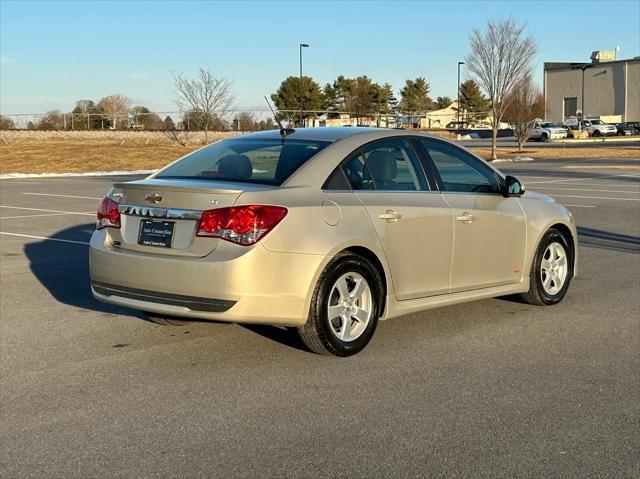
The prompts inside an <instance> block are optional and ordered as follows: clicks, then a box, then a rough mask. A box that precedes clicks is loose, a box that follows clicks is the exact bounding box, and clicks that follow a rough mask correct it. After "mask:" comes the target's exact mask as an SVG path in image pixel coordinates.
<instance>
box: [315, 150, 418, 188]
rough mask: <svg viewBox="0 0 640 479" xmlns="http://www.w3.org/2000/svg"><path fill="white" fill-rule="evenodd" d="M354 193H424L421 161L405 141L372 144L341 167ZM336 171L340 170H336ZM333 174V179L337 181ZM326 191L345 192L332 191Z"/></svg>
mask: <svg viewBox="0 0 640 479" xmlns="http://www.w3.org/2000/svg"><path fill="white" fill-rule="evenodd" d="M341 168H342V171H343V173H344V177H346V179H347V181H348V183H349V185H350V186H351V188H352V189H354V190H378V191H423V190H425V189H427V188H426V181H425V179H424V176H423V173H422V170H421V167H420V165H419V163H418V159H417V157H416V155H415V153H414V151H413V148H412V147H411V145H410V144H409V143H408V142H407V141H406V140H404V139H391V140H382V141H377V142H375V143H371V144H369V145H366V146H364V147H363V149H362V150H361V151H359V152H357V153H355V154H353V155H352V156H351V157H350V158H349V159H347V160H346V161H345V162H344V163H343V164H342V166H341ZM336 171H337V170H336ZM335 174H336V173H335V172H334V173H333V174H332V175H331V176H330V179H332V178H333V177H334V175H335ZM325 185H326V186H325V189H343V188H331V187H329V186H330V184H329V181H327V183H326V184H325Z"/></svg>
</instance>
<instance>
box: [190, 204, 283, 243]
mask: <svg viewBox="0 0 640 479" xmlns="http://www.w3.org/2000/svg"><path fill="white" fill-rule="evenodd" d="M286 215H287V209H286V208H283V207H282V206H271V205H245V206H234V207H231V208H217V209H215V210H207V211H203V212H202V218H201V219H200V224H199V225H198V232H197V233H196V236H202V237H209V238H220V239H223V240H227V241H231V242H232V243H236V244H240V245H244V246H248V245H252V244H255V243H257V242H258V241H259V240H260V239H261V238H263V237H264V236H265V235H266V234H267V233H268V232H269V231H271V230H272V229H273V228H274V227H275V226H276V225H277V224H278V223H280V221H281V220H282V218H284V217H285V216H286Z"/></svg>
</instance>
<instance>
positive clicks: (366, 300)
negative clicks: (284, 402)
mask: <svg viewBox="0 0 640 479" xmlns="http://www.w3.org/2000/svg"><path fill="white" fill-rule="evenodd" d="M382 294H383V285H382V279H381V277H380V274H379V273H378V270H377V269H376V268H375V267H374V266H373V265H372V264H371V262H370V261H369V260H367V259H366V258H364V257H362V256H359V255H355V254H341V255H339V256H337V257H336V258H335V259H333V260H332V261H331V262H330V263H329V264H328V265H327V267H326V268H325V270H324V271H323V272H322V274H321V275H320V278H319V280H318V284H317V286H316V289H315V291H314V293H313V298H312V300H311V309H310V311H309V317H308V319H307V322H306V323H305V324H304V325H303V326H301V327H299V328H298V331H299V333H300V337H301V338H302V340H303V341H304V343H305V344H306V346H307V347H308V348H309V349H310V350H311V351H313V352H315V353H318V354H330V355H334V356H351V355H353V354H356V353H358V352H360V351H362V349H364V347H365V346H366V345H367V344H368V343H369V341H370V340H371V338H372V336H373V333H374V332H375V329H376V326H377V324H378V317H379V316H380V304H381V301H380V298H381V297H382Z"/></svg>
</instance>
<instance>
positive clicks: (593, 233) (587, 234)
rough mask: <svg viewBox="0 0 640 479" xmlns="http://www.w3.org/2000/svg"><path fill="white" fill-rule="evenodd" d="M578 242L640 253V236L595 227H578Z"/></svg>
mask: <svg viewBox="0 0 640 479" xmlns="http://www.w3.org/2000/svg"><path fill="white" fill-rule="evenodd" d="M578 242H579V244H580V245H582V246H587V247H592V248H601V249H608V250H613V251H620V252H624V253H640V237H639V236H630V235H623V234H618V233H611V232H609V231H603V230H597V229H594V228H584V227H582V226H579V227H578Z"/></svg>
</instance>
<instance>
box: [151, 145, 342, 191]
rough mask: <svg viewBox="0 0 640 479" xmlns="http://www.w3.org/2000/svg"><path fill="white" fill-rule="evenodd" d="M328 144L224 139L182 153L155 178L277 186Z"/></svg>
mask: <svg viewBox="0 0 640 479" xmlns="http://www.w3.org/2000/svg"><path fill="white" fill-rule="evenodd" d="M327 145H329V142H326V141H311V140H293V139H288V140H285V141H284V142H282V141H281V140H280V139H251V138H238V139H232V140H224V141H220V142H218V143H214V144H212V145H209V146H207V147H205V148H202V149H200V150H197V151H194V152H193V153H191V154H190V155H187V156H185V157H184V158H183V159H182V160H180V161H178V162H177V163H175V164H173V165H171V166H169V167H168V168H166V169H165V170H163V171H161V172H160V173H159V174H158V175H157V176H156V178H161V179H188V180H215V181H231V182H234V181H240V182H248V183H263V184H268V185H279V184H281V183H282V182H283V181H284V180H286V179H287V178H288V177H289V176H290V175H291V174H292V173H293V172H294V171H295V170H296V169H298V168H299V167H300V166H301V165H302V164H303V163H305V162H306V161H308V160H309V159H310V158H311V157H312V156H314V155H315V154H317V153H318V152H320V151H321V150H322V149H323V148H325V147H326V146H327Z"/></svg>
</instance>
